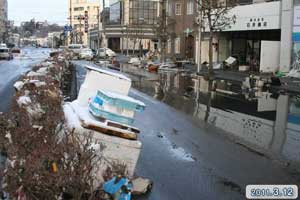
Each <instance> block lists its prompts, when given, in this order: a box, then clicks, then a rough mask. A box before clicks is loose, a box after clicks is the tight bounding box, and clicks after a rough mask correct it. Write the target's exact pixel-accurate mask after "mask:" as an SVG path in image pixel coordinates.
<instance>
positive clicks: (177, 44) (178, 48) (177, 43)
mask: <svg viewBox="0 0 300 200" xmlns="http://www.w3.org/2000/svg"><path fill="white" fill-rule="evenodd" d="M175 54H180V38H179V37H178V38H176V39H175Z"/></svg>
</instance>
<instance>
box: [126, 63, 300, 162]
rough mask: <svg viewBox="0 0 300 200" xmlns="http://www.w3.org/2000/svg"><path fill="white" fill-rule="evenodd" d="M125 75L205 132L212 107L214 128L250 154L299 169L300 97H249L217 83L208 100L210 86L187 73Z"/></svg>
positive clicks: (249, 93)
mask: <svg viewBox="0 0 300 200" xmlns="http://www.w3.org/2000/svg"><path fill="white" fill-rule="evenodd" d="M123 71H124V72H126V73H127V74H130V77H131V78H132V80H133V86H134V88H136V89H137V90H139V91H141V92H144V93H146V94H148V95H149V96H152V97H153V98H155V99H157V100H159V101H161V102H164V103H166V104H168V105H169V106H171V107H173V108H175V109H176V110H179V111H181V112H183V113H185V114H187V115H188V116H190V117H192V118H193V121H194V122H195V123H198V124H199V125H202V126H205V125H204V124H203V121H204V119H205V115H206V114H207V103H208V102H210V104H211V108H210V112H209V113H208V120H207V121H208V124H209V125H211V126H213V127H216V128H218V129H221V130H223V131H225V132H226V136H228V137H229V138H230V139H231V140H233V141H235V142H236V143H237V144H240V145H242V146H245V147H246V148H249V150H251V151H254V152H256V153H258V154H263V155H264V156H267V157H272V158H274V159H279V160H282V161H284V162H287V165H299V163H300V148H299V146H300V96H297V95H289V94H279V93H270V92H268V91H267V90H261V91H259V90H256V91H255V90H253V91H249V90H248V91H247V90H244V89H242V86H241V85H238V84H234V83H229V82H226V81H217V82H216V83H214V88H215V91H213V92H212V93H211V96H210V97H209V95H208V93H207V92H208V91H207V89H208V82H207V81H205V80H204V79H203V78H200V79H198V78H193V77H192V76H191V74H188V73H185V72H184V73H182V72H181V73H176V72H161V73H159V74H150V73H147V72H144V73H143V72H142V70H140V73H137V71H136V70H132V69H131V67H123Z"/></svg>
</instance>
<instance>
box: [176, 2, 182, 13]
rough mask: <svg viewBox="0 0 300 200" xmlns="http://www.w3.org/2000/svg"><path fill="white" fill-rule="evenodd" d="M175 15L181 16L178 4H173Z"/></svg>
mask: <svg viewBox="0 0 300 200" xmlns="http://www.w3.org/2000/svg"><path fill="white" fill-rule="evenodd" d="M175 15H181V4H180V3H176V4H175Z"/></svg>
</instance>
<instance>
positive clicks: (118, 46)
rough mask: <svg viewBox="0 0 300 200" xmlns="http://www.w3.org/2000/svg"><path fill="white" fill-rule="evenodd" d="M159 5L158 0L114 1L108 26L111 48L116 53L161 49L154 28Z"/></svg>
mask: <svg viewBox="0 0 300 200" xmlns="http://www.w3.org/2000/svg"><path fill="white" fill-rule="evenodd" d="M159 6H160V2H159V1H158V0H144V1H142V0H122V1H121V0H111V1H110V10H109V17H108V18H106V22H105V24H104V32H105V37H106V43H107V46H108V47H109V48H111V49H113V50H115V51H123V50H124V51H127V50H129V51H135V50H139V49H141V48H142V49H143V50H155V49H157V50H158V49H159V42H158V39H157V37H156V35H155V31H154V29H155V25H156V24H157V20H158V17H159V15H160V9H159ZM106 16H107V15H106ZM140 41H141V46H140Z"/></svg>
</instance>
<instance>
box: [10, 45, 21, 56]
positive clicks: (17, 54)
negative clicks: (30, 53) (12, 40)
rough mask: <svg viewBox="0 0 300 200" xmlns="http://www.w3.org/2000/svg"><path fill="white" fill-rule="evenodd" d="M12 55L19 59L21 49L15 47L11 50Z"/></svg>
mask: <svg viewBox="0 0 300 200" xmlns="http://www.w3.org/2000/svg"><path fill="white" fill-rule="evenodd" d="M11 53H12V55H13V57H18V56H20V54H21V49H19V48H16V47H14V48H12V49H11Z"/></svg>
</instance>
